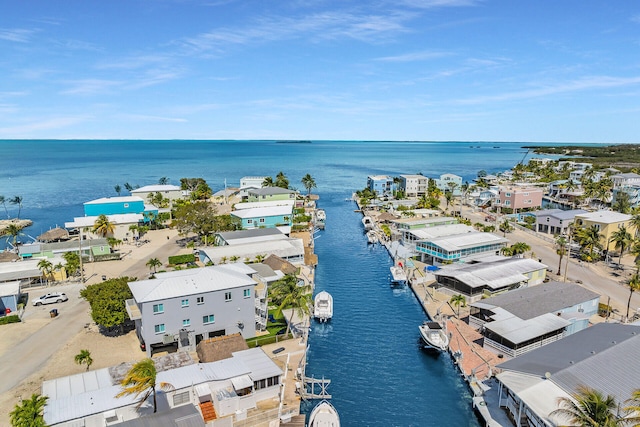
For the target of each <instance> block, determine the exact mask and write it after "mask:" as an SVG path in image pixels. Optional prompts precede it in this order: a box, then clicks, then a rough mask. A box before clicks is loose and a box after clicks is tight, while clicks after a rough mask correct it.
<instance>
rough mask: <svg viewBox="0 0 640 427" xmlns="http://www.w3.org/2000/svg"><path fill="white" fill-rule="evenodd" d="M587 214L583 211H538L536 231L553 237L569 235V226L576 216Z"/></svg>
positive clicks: (536, 213)
mask: <svg viewBox="0 0 640 427" xmlns="http://www.w3.org/2000/svg"><path fill="white" fill-rule="evenodd" d="M585 213H587V211H584V210H582V209H572V210H568V211H563V210H562V209H547V210H543V211H536V212H535V217H536V231H537V232H539V233H547V234H553V235H560V234H567V232H568V229H569V226H570V225H571V224H573V222H574V220H575V217H576V215H582V214H585Z"/></svg>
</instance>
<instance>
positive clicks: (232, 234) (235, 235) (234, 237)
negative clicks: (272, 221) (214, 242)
mask: <svg viewBox="0 0 640 427" xmlns="http://www.w3.org/2000/svg"><path fill="white" fill-rule="evenodd" d="M218 235H219V236H220V237H221V238H222V239H224V241H225V242H227V244H228V245H232V244H238V243H239V242H242V243H248V242H249V241H254V242H257V241H262V240H272V239H287V236H286V235H285V234H284V233H282V232H281V231H280V230H278V229H277V228H252V229H249V230H237V231H225V232H222V233H218Z"/></svg>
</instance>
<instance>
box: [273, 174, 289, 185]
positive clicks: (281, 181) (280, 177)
mask: <svg viewBox="0 0 640 427" xmlns="http://www.w3.org/2000/svg"><path fill="white" fill-rule="evenodd" d="M276 187H280V188H289V178H287V176H286V175H285V174H284V172H282V171H280V172H278V174H277V175H276Z"/></svg>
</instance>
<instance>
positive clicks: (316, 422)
mask: <svg viewBox="0 0 640 427" xmlns="http://www.w3.org/2000/svg"><path fill="white" fill-rule="evenodd" d="M308 425H309V427H340V417H339V416H338V411H336V408H334V407H333V405H332V404H331V403H329V402H327V401H326V400H323V401H322V402H320V403H318V404H317V405H316V406H315V408H313V410H312V411H311V414H309V424H308Z"/></svg>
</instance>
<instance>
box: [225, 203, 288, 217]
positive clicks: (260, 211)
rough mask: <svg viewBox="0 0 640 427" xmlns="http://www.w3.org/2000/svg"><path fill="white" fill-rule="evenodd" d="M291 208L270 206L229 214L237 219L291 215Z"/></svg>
mask: <svg viewBox="0 0 640 427" xmlns="http://www.w3.org/2000/svg"><path fill="white" fill-rule="evenodd" d="M292 213H293V206H271V207H266V208H251V209H242V210H239V211H233V212H231V215H233V216H237V217H238V218H259V217H264V216H276V215H291V214H292Z"/></svg>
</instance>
